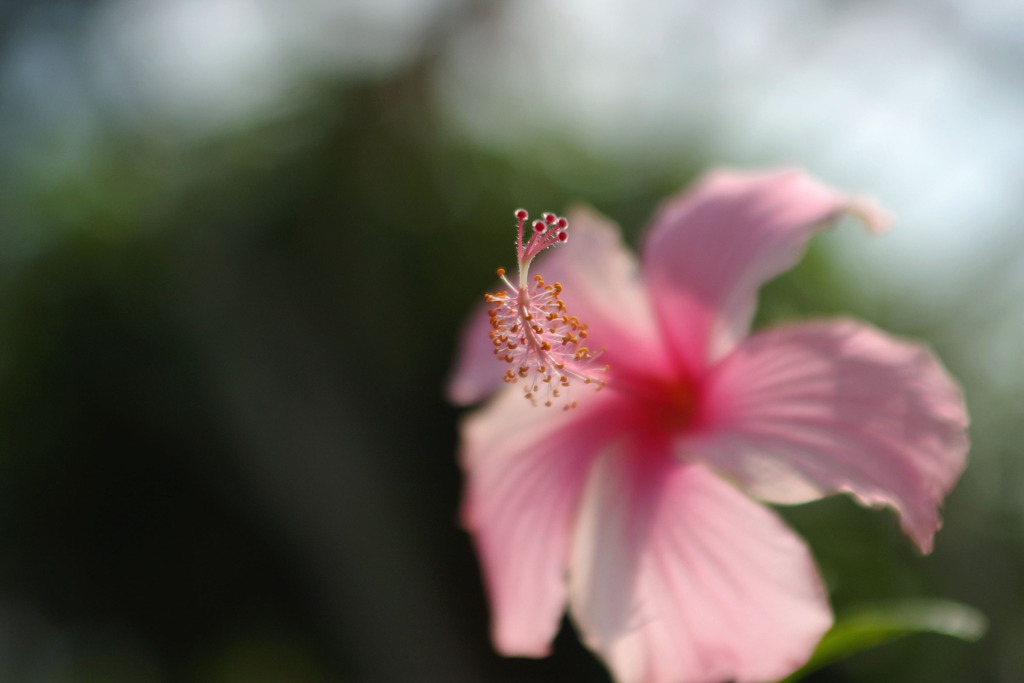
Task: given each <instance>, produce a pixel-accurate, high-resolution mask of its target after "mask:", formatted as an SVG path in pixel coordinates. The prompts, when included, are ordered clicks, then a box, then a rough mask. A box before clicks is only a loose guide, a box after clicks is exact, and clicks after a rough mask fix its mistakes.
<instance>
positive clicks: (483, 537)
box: [461, 390, 615, 657]
mask: <svg viewBox="0 0 1024 683" xmlns="http://www.w3.org/2000/svg"><path fill="white" fill-rule="evenodd" d="M596 397H597V399H599V400H594V401H589V402H587V403H586V404H585V405H581V406H580V407H579V408H577V409H575V410H571V411H563V410H561V409H558V408H544V407H535V406H533V405H531V404H530V402H529V401H527V400H526V399H525V398H524V397H523V395H522V394H521V393H520V392H519V391H515V390H510V391H505V392H503V393H502V394H500V395H499V396H497V397H496V398H495V399H494V401H493V402H492V403H490V404H488V405H486V406H485V407H483V408H481V409H480V410H478V411H476V412H474V413H472V414H471V415H470V416H469V417H468V418H467V419H466V420H465V421H464V423H463V425H462V451H461V463H462V467H463V468H464V470H465V473H466V481H467V489H466V493H465V498H464V501H463V509H462V518H463V524H464V525H465V526H466V528H467V529H468V530H469V531H470V532H471V533H472V534H473V540H474V541H475V543H476V546H477V551H478V554H479V556H480V558H481V562H482V565H483V570H484V578H485V582H486V584H487V588H488V592H489V595H490V604H491V609H492V638H493V640H494V644H495V647H496V648H497V649H498V651H499V652H501V653H502V654H505V655H525V656H537V657H539V656H543V655H545V654H547V653H548V651H549V643H550V641H551V639H552V637H553V636H554V635H555V633H556V631H557V630H558V627H559V624H560V620H561V615H562V613H563V612H564V610H565V601H566V587H565V571H566V564H567V562H568V553H569V539H570V534H571V528H572V522H573V519H574V516H575V513H576V509H577V506H578V502H579V497H580V495H581V491H582V488H583V482H584V479H585V475H586V471H587V467H588V465H589V463H590V462H591V461H592V459H593V457H594V454H595V453H596V452H597V451H598V450H599V449H600V448H602V447H603V446H604V445H605V442H606V439H608V438H609V429H608V428H607V425H608V424H610V422H609V421H608V420H607V413H608V404H609V403H610V402H611V401H612V399H614V398H615V396H614V395H613V394H611V393H610V392H608V393H605V392H602V393H599V394H597V395H596Z"/></svg>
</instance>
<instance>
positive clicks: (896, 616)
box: [780, 600, 988, 683]
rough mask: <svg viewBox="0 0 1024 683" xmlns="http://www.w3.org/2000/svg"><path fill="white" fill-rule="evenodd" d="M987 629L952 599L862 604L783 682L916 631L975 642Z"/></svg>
mask: <svg viewBox="0 0 1024 683" xmlns="http://www.w3.org/2000/svg"><path fill="white" fill-rule="evenodd" d="M987 628H988V619H986V618H985V615H984V614H982V613H981V612H979V611H978V610H976V609H974V608H973V607H969V606H967V605H963V604H960V603H958V602H952V601H949V600H906V601H900V602H893V603H886V604H884V605H874V606H871V607H862V608H859V609H856V610H852V611H850V612H848V613H847V614H846V615H844V616H843V618H842V619H839V620H837V621H836V624H835V625H834V626H833V627H832V629H831V630H830V631H829V632H828V633H826V634H825V637H824V638H822V639H821V642H820V643H818V648H817V649H816V650H815V651H814V654H813V655H811V659H810V661H808V662H807V664H805V665H804V666H803V667H801V668H800V669H799V670H797V671H796V672H794V673H793V674H791V675H790V676H789V677H787V678H785V679H783V680H782V681H780V683H795V681H799V680H800V679H802V678H803V677H804V676H806V675H807V674H809V673H811V672H812V671H816V670H817V669H820V668H821V667H823V666H826V665H828V664H832V663H834V662H837V661H839V660H841V659H846V658H847V657H849V656H851V655H854V654H856V653H858V652H862V651H864V650H868V649H870V648H873V647H877V646H879V645H883V644H885V643H888V642H891V641H893V640H896V639H897V638H902V637H903V636H906V635H910V634H913V633H938V634H941V635H945V636H952V637H953V638H959V639H960V640H966V641H971V642H973V641H976V640H978V639H979V638H981V637H982V636H983V635H985V631H986V630H987Z"/></svg>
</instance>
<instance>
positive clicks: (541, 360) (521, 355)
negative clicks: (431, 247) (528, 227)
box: [484, 209, 607, 409]
mask: <svg viewBox="0 0 1024 683" xmlns="http://www.w3.org/2000/svg"><path fill="white" fill-rule="evenodd" d="M515 215H516V219H517V221H518V223H519V239H518V243H517V248H518V249H517V251H518V261H519V284H518V286H516V285H514V284H512V282H510V281H509V280H508V279H507V278H506V277H505V269H504V268H499V269H498V277H500V278H501V279H502V281H503V282H504V283H505V284H506V285H507V286H508V290H507V291H501V292H497V293H496V294H486V295H485V296H484V298H485V300H486V301H487V303H489V304H490V305H491V308H490V310H489V311H488V314H489V315H490V318H491V332H490V335H491V341H492V343H493V344H494V355H496V356H497V357H498V359H499V360H503V361H505V362H506V363H508V364H510V365H511V366H512V367H511V368H509V369H508V370H507V371H506V372H505V381H506V382H508V383H510V384H515V383H518V382H520V381H522V382H523V383H524V385H523V393H524V394H525V395H526V398H527V399H528V400H530V401H531V402H534V403H536V402H537V401H538V400H540V401H542V402H543V404H544V405H546V406H551V405H553V404H554V402H555V400H556V399H558V400H564V404H563V407H564V408H565V409H569V408H574V407H575V406H576V402H575V401H570V400H569V398H568V390H569V388H570V387H571V386H572V385H573V384H574V383H575V382H582V383H583V384H594V385H595V386H596V387H597V388H598V389H600V388H601V387H602V386H604V384H605V381H604V380H603V379H601V377H600V376H599V375H598V374H597V373H595V372H594V371H593V369H592V368H590V367H589V366H590V363H591V361H593V360H594V358H596V356H595V355H594V354H593V353H591V351H590V349H589V348H587V347H586V346H584V345H583V340H584V339H586V338H587V326H586V325H584V324H583V323H581V322H580V320H579V318H577V317H576V316H572V315H569V312H568V310H566V307H565V302H564V301H562V299H561V298H560V295H561V293H562V285H561V284H560V283H558V282H555V283H554V284H550V285H549V284H547V283H545V282H544V278H543V277H541V276H540V275H535V276H534V279H533V283H532V284H531V283H530V282H529V281H528V280H527V274H528V271H529V268H530V263H531V262H532V261H533V259H534V257H535V256H536V255H537V254H539V253H540V252H541V251H543V250H544V249H547V248H548V247H550V246H552V245H554V244H558V243H561V242H565V241H566V240H567V239H568V235H569V233H568V228H569V221H567V220H566V219H565V218H562V217H559V216H556V215H555V214H553V213H548V214H545V215H544V220H538V221H535V222H534V223H533V226H532V231H533V235H532V237H531V238H530V240H529V241H528V242H527V243H526V244H524V243H523V227H524V225H525V223H526V220H527V218H528V217H529V216H528V214H527V213H526V211H525V210H523V209H519V210H518V211H516V214H515ZM606 370H607V368H604V371H606Z"/></svg>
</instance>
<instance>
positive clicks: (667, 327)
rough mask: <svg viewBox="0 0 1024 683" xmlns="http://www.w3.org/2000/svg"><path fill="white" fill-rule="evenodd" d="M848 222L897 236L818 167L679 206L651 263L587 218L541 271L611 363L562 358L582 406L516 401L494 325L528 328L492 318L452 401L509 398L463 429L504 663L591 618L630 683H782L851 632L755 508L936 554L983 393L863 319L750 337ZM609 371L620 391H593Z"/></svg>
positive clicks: (730, 175)
mask: <svg viewBox="0 0 1024 683" xmlns="http://www.w3.org/2000/svg"><path fill="white" fill-rule="evenodd" d="M844 213H854V214H856V215H858V216H860V217H862V218H864V219H865V220H866V222H867V224H868V226H869V228H872V229H876V230H880V229H881V228H882V221H881V219H880V216H879V214H878V213H877V212H875V211H872V210H870V209H868V208H867V206H866V205H865V204H864V203H862V202H857V201H854V200H852V199H851V198H850V197H848V196H846V195H844V194H842V193H840V192H838V191H836V190H834V189H832V188H829V187H826V186H825V185H822V184H821V183H819V182H817V181H815V180H813V179H811V178H809V177H808V176H806V175H804V174H803V173H801V172H799V171H779V172H765V173H736V172H725V171H722V172H716V173H712V174H710V175H709V176H707V177H705V178H704V179H702V180H701V181H700V182H699V183H698V184H697V186H696V188H695V189H693V190H691V191H690V192H689V193H686V194H682V195H680V196H678V197H675V198H672V199H671V200H669V202H668V203H667V204H666V205H665V206H664V207H662V209H661V211H660V212H659V214H658V216H657V218H656V219H655V221H654V224H653V226H652V227H651V229H650V232H649V233H648V234H647V236H646V239H645V241H644V244H643V249H642V251H641V258H640V263H639V265H638V264H637V263H636V261H635V259H634V258H633V256H632V255H631V254H630V253H629V252H628V251H627V250H626V249H624V248H623V246H622V244H621V242H620V240H619V238H618V236H617V231H616V230H615V228H614V227H613V226H612V225H610V224H609V223H608V222H607V221H605V220H604V219H602V218H601V217H599V216H597V215H595V214H593V213H590V212H585V211H584V212H579V213H577V214H576V215H574V216H573V217H572V219H571V228H570V231H571V235H572V236H571V239H569V241H568V244H566V245H564V246H559V247H558V248H556V249H554V250H552V251H551V252H549V253H547V254H545V255H544V256H543V257H541V258H540V259H538V262H537V265H536V266H535V270H538V271H542V272H543V273H544V275H545V276H546V277H547V279H548V281H549V282H554V281H555V280H557V281H559V282H560V283H561V286H560V287H558V290H559V291H558V292H556V295H555V296H554V297H553V299H557V301H558V302H562V303H563V304H564V309H565V310H566V311H568V313H571V314H572V315H574V316H578V319H579V321H582V323H580V324H579V328H578V329H583V330H584V331H585V332H586V333H587V334H588V335H589V337H588V338H587V339H586V342H585V343H586V344H587V346H589V347H590V348H591V349H595V354H594V355H596V350H601V349H603V351H601V354H600V357H599V359H597V360H596V361H589V360H588V359H587V356H588V355H589V353H587V354H583V356H582V357H580V358H577V356H576V354H575V353H573V354H571V355H569V354H566V353H564V352H561V351H560V350H559V352H560V353H562V356H561V360H560V361H559V358H555V359H554V360H555V361H559V362H561V363H562V364H565V365H567V367H566V368H565V369H564V370H558V371H553V370H550V369H549V370H547V373H548V376H549V378H552V379H553V383H554V384H555V385H556V386H558V385H559V384H560V383H561V380H560V377H561V376H563V375H564V376H566V377H567V378H568V379H569V380H572V381H571V383H570V386H569V387H567V388H566V389H567V390H568V391H571V392H572V395H571V400H572V401H576V403H577V404H578V405H576V407H575V409H573V410H569V411H563V410H558V409H551V408H544V407H540V406H535V405H533V403H534V401H530V400H524V398H523V391H521V390H520V388H518V387H511V386H506V385H502V382H501V379H502V373H503V372H505V370H506V369H507V368H508V367H509V366H508V365H506V364H504V363H500V362H496V361H495V358H494V356H495V353H494V351H493V350H494V348H495V342H494V340H493V339H492V338H490V337H489V334H488V332H489V331H490V330H493V329H496V327H497V326H499V325H504V324H506V323H508V322H509V320H507V319H504V318H502V317H501V316H502V313H501V312H499V313H498V314H496V315H498V316H499V321H498V323H490V324H489V322H488V315H487V312H486V310H481V311H480V312H478V314H477V315H476V316H475V317H474V318H473V319H472V320H471V321H470V324H469V325H468V327H467V330H466V332H465V335H466V336H465V338H464V340H463V344H462V349H461V351H460V354H459V357H458V362H457V366H456V368H455V372H454V374H453V376H452V379H451V383H450V386H449V391H450V394H451V397H452V399H453V400H455V401H456V402H459V403H463V404H468V403H472V402H475V401H478V400H480V399H482V398H484V397H486V396H487V395H489V394H491V393H493V392H495V391H496V390H497V389H498V388H499V387H501V386H505V387H506V388H505V390H502V391H499V392H498V393H497V395H496V396H494V398H493V399H492V400H491V401H490V402H489V403H487V404H486V405H485V406H484V407H482V408H480V409H479V410H477V411H475V412H473V413H470V414H469V415H468V416H467V418H466V419H465V421H464V422H463V424H462V427H461V432H462V449H461V463H462V466H463V468H464V470H465V473H466V477H467V489H466V493H465V500H464V507H463V511H462V519H463V523H464V524H465V526H466V528H467V529H468V530H469V531H470V532H471V534H472V536H473V540H474V542H475V543H476V547H477V550H478V552H479V555H480V558H481V561H482V565H483V571H484V576H485V580H486V585H487V588H488V592H489V596H490V602H491V605H492V611H493V620H492V638H493V641H494V643H495V646H496V648H497V649H498V650H499V651H500V652H501V653H503V654H506V655H519V656H543V655H545V654H547V653H548V651H549V647H550V642H551V640H552V638H553V637H554V635H555V633H556V631H557V629H558V627H559V624H560V620H561V615H562V613H563V611H564V610H565V609H566V605H568V610H569V613H570V615H571V617H572V619H573V621H574V623H575V624H576V626H577V628H578V630H579V632H580V633H581V635H582V638H583V639H584V640H585V642H586V643H587V645H588V646H589V647H590V648H591V649H593V650H594V651H595V652H596V653H598V655H599V656H600V657H602V658H603V659H604V661H605V662H606V663H607V665H608V666H609V667H610V669H611V670H612V672H613V673H614V675H615V677H616V678H617V679H618V680H619V681H623V682H627V683H633V682H638V683H639V682H643V683H690V682H701V681H703V682H707V683H714V682H720V681H727V680H736V681H765V680H774V679H778V678H781V677H783V676H785V675H787V674H789V673H790V672H792V671H793V670H794V669H796V668H798V667H799V666H800V665H801V664H802V663H804V662H805V661H806V660H807V658H808V657H809V656H810V654H811V652H812V650H813V648H814V646H815V645H816V643H817V642H818V640H819V639H820V638H821V636H822V635H823V634H824V632H825V631H826V630H827V629H828V628H829V626H830V625H831V623H832V617H831V611H830V609H829V605H828V601H827V597H826V595H825V590H824V588H823V586H822V582H821V579H820V577H819V575H818V572H817V569H816V567H815V564H814V561H813V559H812V557H811V555H810V553H809V552H808V549H807V547H806V545H805V544H804V542H803V541H802V540H801V539H800V538H799V537H797V536H796V535H795V534H794V533H793V532H791V531H790V530H789V529H788V528H787V527H786V526H785V524H783V523H782V522H781V521H780V519H779V518H778V517H777V516H776V514H775V513H774V512H773V511H772V510H771V509H770V508H768V507H765V506H763V505H761V504H759V503H758V502H755V501H765V502H769V503H801V502H805V501H810V500H814V499H817V498H820V497H822V496H826V495H830V494H833V493H848V494H850V495H852V496H853V497H854V498H855V499H856V500H858V501H859V502H861V503H862V504H864V505H870V506H872V507H880V506H890V507H892V508H894V509H895V510H896V511H897V513H898V514H899V518H900V524H901V526H902V528H903V530H904V531H905V532H906V533H907V535H908V536H910V538H911V539H913V541H914V542H915V543H916V544H917V546H918V548H920V550H921V551H922V552H929V551H930V550H931V547H932V537H933V535H934V534H935V532H936V531H937V530H938V528H939V526H940V524H941V522H940V519H939V514H938V507H939V506H940V504H941V502H942V499H943V497H944V496H945V495H946V494H947V493H948V492H949V491H950V489H951V488H952V487H953V485H954V483H955V482H956V480H957V478H958V477H959V475H960V473H961V472H962V470H963V468H964V466H965V462H966V451H967V437H966V433H965V429H966V425H967V415H966V411H965V408H964V404H963V399H962V396H961V392H960V390H959V388H958V386H957V384H956V382H955V381H953V380H952V379H951V378H950V377H949V375H948V374H947V373H946V371H945V370H944V369H943V367H942V366H941V365H940V363H939V361H938V360H937V359H936V358H935V356H933V355H932V353H931V352H930V351H928V350H927V349H926V348H924V347H923V346H921V345H919V344H916V343H914V342H909V341H904V340H900V339H896V338H893V337H891V336H889V335H886V334H885V333H883V332H881V331H879V330H877V329H875V328H873V327H870V326H868V325H865V324H863V323H860V322H855V321H853V320H848V319H839V320H829V321H822V322H809V323H804V324H797V325H788V326H784V327H778V328H776V329H773V330H770V331H765V332H759V333H757V334H753V335H749V328H750V322H751V318H752V315H753V312H754V308H755V303H756V297H757V291H758V288H759V287H760V286H761V285H762V284H763V283H764V282H766V281H767V280H769V279H771V278H772V277H774V276H776V275H778V274H779V273H781V272H782V271H784V270H786V269H788V268H790V267H792V266H793V265H794V264H795V263H796V262H797V260H798V259H799V258H800V256H801V254H802V252H803V250H804V248H805V245H806V243H807V241H808V239H810V237H811V236H812V235H813V234H814V233H815V232H817V231H818V230H821V229H823V228H824V227H827V226H828V225H830V224H831V223H833V222H834V221H835V220H836V219H838V218H839V217H840V216H841V215H843V214H844ZM541 227H542V226H538V228H537V231H538V234H540V235H542V236H543V235H544V234H547V233H544V231H543V230H541ZM562 239H563V241H564V238H562ZM519 255H520V257H522V256H523V254H522V252H521V253H520V254H519ZM531 258H532V257H531ZM509 284H510V285H512V284H513V283H511V282H510V283H509ZM547 287H548V286H547V285H542V286H541V287H539V288H538V291H540V290H541V289H544V288H547ZM517 288H518V286H515V285H513V289H514V290H515V289H517ZM516 293H517V292H515V291H514V292H513V294H510V295H509V296H513V297H514V296H515V294H516ZM492 298H493V297H492ZM495 305H497V306H500V305H501V302H498V303H492V306H495ZM548 305H549V306H552V305H553V306H555V307H556V308H557V303H551V302H550V301H549V302H548ZM545 310H553V309H545ZM558 310H559V315H562V310H561V309H558ZM505 313H508V311H507V310H506V311H505ZM568 313H566V314H565V315H566V316H567V317H568ZM572 320H573V321H575V318H573V319H572ZM556 322H559V323H563V322H564V320H563V319H562V318H559V320H558V321H556ZM583 323H585V324H586V327H585V328H584V327H583ZM577 336H578V335H577ZM513 341H515V340H513ZM549 341H551V340H550V339H549ZM574 343H575V342H574ZM579 343H580V344H582V343H583V342H582V341H581V342H579ZM556 346H557V344H556ZM556 350H558V349H556ZM573 350H574V351H576V350H578V349H573ZM517 353H519V352H518V351H517ZM500 355H504V354H500ZM523 357H524V354H520V355H517V356H516V357H515V360H516V363H513V367H514V368H515V369H516V372H515V373H513V374H516V375H517V374H518V367H519V361H521V360H522V359H523ZM531 360H532V361H533V362H537V363H540V364H544V363H545V362H552V359H550V358H549V359H548V360H547V361H545V360H544V359H540V360H539V361H538V360H537V358H536V357H533V358H527V361H531ZM574 363H576V364H574ZM587 363H596V364H597V365H599V366H601V367H598V368H596V370H591V369H588V368H591V367H592V366H588V365H587ZM605 366H606V367H605ZM535 369H536V368H533V369H532V370H535ZM532 370H531V371H532ZM594 376H599V377H600V381H599V382H597V383H592V384H597V385H603V386H602V388H601V390H600V391H594V390H593V389H592V388H590V387H587V386H584V382H581V381H575V380H576V379H583V380H584V381H585V380H586V379H587V378H592V377H594ZM516 378H517V377H513V378H506V379H507V381H510V380H511V379H516ZM538 379H539V381H538ZM544 379H545V378H544V376H538V375H535V374H532V375H530V376H529V377H526V378H525V379H524V380H523V381H525V382H528V383H530V384H529V385H528V386H527V390H528V391H529V389H530V388H533V387H534V386H540V385H541V384H542V383H543V382H544ZM560 400H562V399H560Z"/></svg>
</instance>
